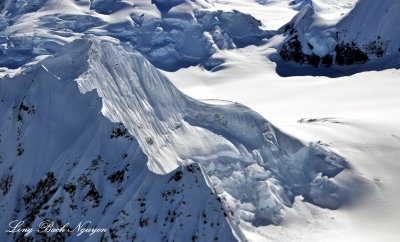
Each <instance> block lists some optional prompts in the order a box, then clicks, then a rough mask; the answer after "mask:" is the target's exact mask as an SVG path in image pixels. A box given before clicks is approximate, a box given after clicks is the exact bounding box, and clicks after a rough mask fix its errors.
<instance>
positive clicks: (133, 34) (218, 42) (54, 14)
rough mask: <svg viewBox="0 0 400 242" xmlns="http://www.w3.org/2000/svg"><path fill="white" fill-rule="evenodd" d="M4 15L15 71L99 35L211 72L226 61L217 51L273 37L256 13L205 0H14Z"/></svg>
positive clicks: (6, 61)
mask: <svg viewBox="0 0 400 242" xmlns="http://www.w3.org/2000/svg"><path fill="white" fill-rule="evenodd" d="M1 16H2V18H0V30H1V34H0V44H1V47H0V50H1V52H0V64H1V66H6V67H9V68H13V69H15V68H18V67H20V66H22V65H23V64H25V63H27V62H28V61H30V60H31V59H32V58H33V57H35V56H38V55H42V54H53V53H54V51H55V50H56V49H58V48H59V47H60V45H63V44H65V43H67V42H70V41H71V40H72V39H74V38H77V37H79V36H81V35H82V34H93V35H96V36H105V37H113V38H116V39H118V40H120V41H121V42H126V43H129V44H130V45H132V46H133V47H134V48H135V49H136V50H138V51H140V52H141V53H142V54H143V55H144V56H145V57H146V58H147V59H148V60H150V62H151V63H152V64H154V65H155V66H156V67H159V68H162V69H164V70H169V71H174V70H177V69H179V68H182V67H187V66H191V65H197V64H201V65H203V66H204V67H205V68H206V69H210V70H211V69H213V68H214V67H216V66H218V65H219V64H221V62H222V61H221V60H218V59H213V58H211V56H212V55H213V54H214V53H215V52H217V51H219V50H224V49H232V48H236V47H237V46H244V45H249V44H257V43H259V42H260V41H261V39H263V38H264V37H266V36H269V35H270V32H268V31H265V30H263V29H262V25H261V23H260V21H258V20H256V19H255V18H254V17H252V16H251V15H248V14H243V13H241V12H238V11H230V12H223V11H219V10H216V9H214V8H213V7H212V5H211V4H209V3H208V2H207V1H204V0H196V1H189V0H176V1H162V0H159V1H151V0H140V1H129V0H107V1H105V0H96V1H95V0H93V1H88V0H80V1H75V0H65V1H58V0H36V1H31V0H8V1H5V2H4V3H3V6H2V10H1ZM22 33H24V34H22Z"/></svg>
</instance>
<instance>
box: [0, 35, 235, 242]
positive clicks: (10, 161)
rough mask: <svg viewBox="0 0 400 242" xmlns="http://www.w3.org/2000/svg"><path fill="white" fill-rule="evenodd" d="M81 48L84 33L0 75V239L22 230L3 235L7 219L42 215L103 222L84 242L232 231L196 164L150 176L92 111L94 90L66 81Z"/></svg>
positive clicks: (140, 156)
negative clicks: (25, 67) (100, 230)
mask: <svg viewBox="0 0 400 242" xmlns="http://www.w3.org/2000/svg"><path fill="white" fill-rule="evenodd" d="M98 45H100V44H98ZM97 48H101V47H100V46H98V47H97ZM113 50H114V51H115V50H116V49H111V50H110V51H113ZM88 51H91V43H90V42H89V41H88V40H86V41H77V42H74V43H73V44H72V45H71V46H67V47H66V49H65V52H63V53H61V54H60V55H59V56H57V57H55V58H48V59H46V60H45V61H42V62H40V63H39V64H37V65H35V66H34V67H32V68H29V69H28V70H26V71H24V72H22V73H21V74H19V75H17V76H16V77H14V78H8V77H5V78H2V79H1V80H0V85H1V86H0V97H1V106H0V107H1V109H0V117H1V126H0V137H1V140H0V166H1V169H0V170H1V175H0V184H1V185H0V188H1V193H0V196H1V200H0V201H1V202H0V204H1V205H0V218H1V219H0V227H1V228H2V230H1V233H0V238H1V240H2V241H14V240H15V239H22V238H23V237H24V234H23V233H14V234H13V233H11V234H8V235H7V234H6V233H5V230H6V229H7V228H8V224H9V223H10V221H12V220H16V219H17V220H24V221H25V224H24V227H30V226H32V227H33V228H37V227H38V226H39V223H41V222H42V221H44V220H46V219H49V220H51V221H54V222H55V223H56V226H55V227H58V226H59V227H62V226H63V225H64V224H66V223H69V224H70V228H71V229H74V228H75V226H77V225H78V224H79V222H80V221H83V222H85V221H87V220H89V221H91V222H92V223H91V224H90V226H89V227H90V228H93V227H98V228H107V229H108V232H107V233H106V234H104V235H103V234H102V233H97V234H95V235H93V236H91V237H90V241H98V240H99V239H100V237H102V236H103V237H104V238H105V239H111V238H112V241H126V240H127V239H128V240H131V239H133V238H136V239H143V240H160V239H162V240H165V241H172V240H175V241H188V240H191V239H192V238H194V237H196V238H198V239H199V240H202V241H210V240H213V239H215V238H216V239H217V240H222V241H233V240H236V239H238V238H240V235H236V236H239V237H234V236H235V234H234V232H233V231H234V230H232V228H231V226H230V225H229V223H230V222H229V220H230V219H229V218H226V217H225V216H224V207H223V205H222V204H221V202H220V201H219V199H217V198H218V197H217V196H216V195H215V194H214V193H213V192H212V191H213V189H212V188H211V184H210V183H209V181H208V180H207V179H208V178H206V177H204V175H203V174H202V171H201V169H200V167H199V166H198V165H196V164H193V165H188V166H182V167H177V168H176V169H175V170H171V172H170V173H166V174H165V175H156V174H154V173H153V172H151V171H150V170H148V169H147V167H146V162H147V157H146V156H145V154H144V153H143V152H142V151H141V148H140V147H139V144H138V142H137V141H136V139H135V138H134V137H133V136H132V135H131V134H129V133H128V131H127V130H126V128H125V127H124V125H123V124H122V123H113V122H111V121H110V120H109V119H108V118H106V117H105V116H104V115H103V114H102V113H101V110H102V108H104V104H103V103H102V101H101V98H100V97H99V96H98V95H97V94H96V92H95V91H91V92H87V93H86V94H82V93H80V92H79V88H78V85H79V83H77V82H75V81H74V79H75V78H76V77H77V75H78V74H80V73H81V72H83V71H86V70H87V68H88V64H89V63H88V62H87V61H86V59H85V57H87V56H88V55H89V54H90V53H89V52H88ZM85 52H86V53H87V55H85ZM81 55H82V56H83V58H78V56H81ZM71 58H72V59H71ZM137 58H139V57H137ZM141 58H142V57H141ZM115 61H117V64H118V63H119V64H121V62H120V61H121V60H119V61H118V60H117V59H115V60H114V61H113V62H112V65H114V63H115ZM130 67H131V68H136V70H140V69H137V68H138V66H130ZM61 70H62V71H61ZM148 78H152V77H151V76H148ZM103 81H107V79H106V80H103ZM116 81H117V80H116ZM120 98H124V97H123V96H120ZM131 123H134V121H132V122H131ZM135 129H136V127H135ZM168 162H169V161H168V160H166V161H164V163H168ZM205 231H207V232H205ZM78 232H79V231H76V230H75V231H74V232H73V233H72V235H69V234H68V233H47V234H38V233H36V234H35V233H32V234H28V237H30V238H36V240H40V241H43V240H45V239H52V240H55V239H58V240H60V239H65V238H67V237H69V241H82V240H83V239H88V238H89V237H88V233H84V235H82V236H79V237H78V236H76V235H77V234H78Z"/></svg>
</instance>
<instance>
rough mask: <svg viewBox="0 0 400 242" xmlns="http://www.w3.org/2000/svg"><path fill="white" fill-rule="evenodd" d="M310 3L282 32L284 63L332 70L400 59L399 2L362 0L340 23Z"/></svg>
mask: <svg viewBox="0 0 400 242" xmlns="http://www.w3.org/2000/svg"><path fill="white" fill-rule="evenodd" d="M308 2H309V4H306V5H304V6H302V8H301V10H300V11H299V13H298V14H297V15H296V16H295V17H294V18H293V19H292V21H291V22H290V23H288V24H287V25H285V26H284V27H282V29H281V31H283V32H284V35H285V36H286V37H285V40H284V41H283V43H282V45H281V47H280V49H279V55H280V57H281V59H283V60H284V61H288V62H296V63H300V64H303V63H307V64H310V65H314V66H326V67H329V66H331V65H334V64H337V65H352V64H362V63H365V62H367V61H369V60H372V59H376V58H381V57H387V58H385V59H388V58H390V59H396V58H398V57H399V55H400V51H399V50H400V38H399V36H398V34H397V33H398V32H399V31H400V29H399V26H398V24H397V23H398V22H399V20H400V19H399V18H400V17H399V15H398V12H399V11H400V4H399V2H397V1H392V0H384V1H372V0H360V1H358V2H357V4H356V5H355V7H354V8H353V9H352V10H351V11H350V12H348V13H347V14H345V16H344V17H342V18H341V19H340V20H339V21H338V20H337V19H335V18H334V19H327V18H326V16H324V14H321V13H319V12H317V11H316V10H315V8H316V7H317V8H318V7H319V6H318V1H315V2H316V3H314V2H313V1H308ZM301 3H302V4H303V3H304V1H302V2H301ZM298 4H300V3H298Z"/></svg>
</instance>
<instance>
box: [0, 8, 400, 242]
mask: <svg viewBox="0 0 400 242" xmlns="http://www.w3.org/2000/svg"><path fill="white" fill-rule="evenodd" d="M230 2H232V3H233V4H237V6H242V5H241V4H243V5H245V6H253V7H254V6H257V8H262V7H265V8H267V9H268V7H270V6H273V7H274V8H278V7H281V6H285V7H287V9H286V10H285V11H286V12H287V13H291V14H292V13H293V15H295V14H294V13H297V14H296V16H294V18H293V19H292V20H291V21H290V22H289V23H288V24H286V25H284V26H283V27H282V28H281V29H280V30H279V31H268V30H266V28H265V27H264V25H263V23H262V22H261V21H259V20H257V19H256V18H255V17H253V16H252V15H250V14H249V12H252V11H254V10H251V8H243V10H244V12H240V11H237V10H232V9H235V8H233V7H226V8H220V6H221V5H223V4H226V3H224V1H217V2H216V1H206V0H172V1H165V0H138V1H130V0H33V1H30V0H5V1H1V2H0V76H1V78H0V228H1V230H0V240H1V241H64V240H66V241H133V240H135V241H136V240H137V241H246V240H247V239H253V240H255V241H259V240H261V239H259V237H257V236H261V237H262V239H265V238H270V237H269V236H268V235H266V234H267V233H265V232H264V231H268V228H276V229H277V230H279V229H281V228H282V229H283V228H284V226H285V225H292V224H293V221H297V220H301V219H302V218H303V217H306V218H307V223H312V219H309V218H312V216H313V215H314V214H315V213H316V211H321V210H322V211H328V212H326V213H329V212H330V211H332V210H335V209H338V208H341V206H342V205H351V204H352V202H355V201H358V200H361V199H364V198H365V196H362V195H365V193H367V192H370V191H372V190H373V189H371V188H370V187H373V186H375V185H376V184H377V183H378V182H381V181H380V180H379V179H375V178H372V179H370V178H369V177H368V178H364V176H365V175H364V174H363V173H361V172H358V171H353V170H352V169H353V165H355V164H354V163H353V164H349V163H348V161H347V160H346V159H345V158H342V156H341V155H337V154H335V153H333V152H332V150H334V151H335V152H336V151H337V149H336V150H335V149H333V148H332V147H331V144H328V143H325V142H323V141H321V140H320V139H318V141H315V142H311V143H307V142H304V140H303V141H302V142H301V141H299V140H298V139H296V138H294V137H292V136H291V135H289V134H286V133H285V132H282V131H281V130H280V129H279V128H277V127H276V126H274V125H273V124H271V123H270V122H268V121H266V120H265V117H268V115H266V113H263V115H264V116H261V115H260V114H258V113H256V112H254V111H253V110H251V109H250V108H248V107H246V106H244V105H241V104H239V103H235V102H229V101H222V100H213V101H210V100H208V101H207V103H205V102H200V101H198V100H196V99H193V98H191V97H188V96H187V95H185V94H183V93H182V92H181V91H180V90H178V89H177V88H176V87H175V86H174V85H173V84H172V83H171V81H170V79H169V78H167V77H166V74H167V75H168V76H171V77H176V78H177V79H178V78H179V77H181V78H180V80H179V81H181V82H182V79H184V80H183V81H184V82H189V83H192V82H193V83H195V79H196V78H197V79H198V78H199V76H202V77H205V78H204V79H206V81H209V82H210V83H211V82H212V83H213V84H214V83H216V85H214V86H213V87H212V88H218V85H221V86H223V87H224V89H223V91H226V93H230V91H231V90H228V89H231V87H236V88H237V87H238V84H237V83H238V82H235V83H234V82H232V83H229V85H228V86H224V84H223V83H224V82H226V80H230V79H235V78H236V79H238V78H240V80H239V82H240V83H241V84H240V85H239V87H240V88H237V90H236V92H242V89H243V93H244V94H243V96H246V95H248V94H247V93H246V92H247V90H248V88H257V87H260V88H259V89H257V90H256V91H254V90H253V91H254V93H252V94H251V98H249V99H257V100H261V99H263V98H264V99H266V98H267V97H265V96H268V97H269V96H271V97H273V98H276V99H279V98H282V97H284V98H285V99H286V100H285V102H290V101H291V100H295V98H296V97H295V96H301V95H306V94H307V93H309V92H310V93H311V94H312V92H311V91H309V90H310V89H312V88H309V87H310V86H313V85H315V84H313V85H310V86H307V88H306V89H305V90H306V91H305V92H304V93H302V91H301V90H304V89H301V90H300V89H299V90H297V87H298V86H300V84H295V85H286V84H287V83H285V82H283V84H282V85H281V87H280V88H284V89H285V90H286V87H287V88H288V89H290V90H291V91H289V92H288V94H287V93H286V92H283V93H285V95H281V93H278V92H276V90H281V89H279V88H276V86H274V88H272V89H269V88H268V89H263V88H261V87H263V85H265V84H262V83H266V80H265V79H271V80H272V79H277V78H278V77H277V76H274V75H271V73H267V71H269V72H270V69H268V68H270V66H268V65H269V64H270V61H269V60H268V59H266V58H265V57H266V56H271V53H275V52H276V49H275V47H276V46H278V48H277V51H278V54H279V56H280V57H281V58H282V59H283V60H284V61H289V62H292V61H294V62H297V63H301V64H304V63H308V64H312V65H314V66H321V65H322V66H331V65H335V64H337V65H350V64H357V63H364V62H366V61H368V60H370V59H374V58H378V57H379V58H382V59H385V60H388V62H389V63H390V61H391V60H396V59H395V58H392V57H396V58H397V57H398V55H399V53H400V52H399V48H400V46H399V45H400V42H399V38H398V36H397V32H396V31H395V30H397V29H396V28H397V25H396V23H397V20H398V15H397V14H396V12H399V11H398V10H400V9H399V6H400V5H399V4H397V3H396V2H395V1H389V0H385V1H381V2H379V3H378V2H377V1H375V2H374V1H369V0H360V1H359V3H358V4H357V5H356V6H355V7H354V8H353V2H354V0H347V1H343V3H341V4H339V5H335V3H336V1H335V0H329V1H322V0H312V1H308V0H303V1H297V0H294V1H289V0H282V1H253V0H243V1H242V0H241V1H236V0H230V1H228V3H230ZM216 6H219V7H216ZM234 6H236V5H234ZM327 6H329V7H327ZM331 8H335V9H334V10H332V9H331ZM336 8H337V9H339V10H340V11H337V9H336ZM228 9H229V10H228ZM249 9H250V10H249ZM370 9H374V12H373V14H367V15H366V16H365V13H370ZM350 10H351V11H350ZM297 11H298V12H297ZM245 12H246V13H245ZM286 12H285V13H286ZM257 13H258V14H260V12H257ZM342 14H343V15H342ZM293 15H291V16H290V17H292V16H293ZM273 16H274V17H275V15H273ZM285 18H286V17H285ZM287 19H290V18H287ZM281 21H282V19H277V22H281ZM286 21H287V20H285V22H286ZM278 26H281V25H278ZM282 40H283V42H282ZM189 66H191V67H189ZM186 67H189V68H186ZM264 67H267V68H264ZM157 68H159V69H162V70H164V71H176V70H179V71H176V72H164V74H163V73H162V72H161V71H160V70H158V69H157ZM204 69H206V70H204ZM264 69H265V70H266V71H264V72H263V71H261V70H264ZM207 70H208V71H207ZM210 70H212V71H211V72H210ZM213 71H215V72H213ZM186 72H187V73H189V75H188V74H186ZM227 72H229V74H227ZM258 72H260V73H261V74H257V73H258ZM182 73H183V74H182ZM199 73H201V74H199ZM243 73H244V74H243ZM265 73H267V74H265ZM273 73H274V74H276V73H275V72H273ZM180 75H181V76H180ZM220 75H221V76H220ZM182 77H184V78H182ZM259 78H262V79H259ZM209 79H210V80H209ZM260 80H262V81H260ZM214 81H215V82H214ZM254 81H260V82H258V83H254ZM279 81H282V80H281V79H279ZM267 82H269V80H267ZM248 83H252V84H248ZM271 86H273V85H271ZM282 86H283V87H282ZM293 86H295V88H293ZM318 87H319V86H318ZM291 88H292V89H291ZM213 90H214V89H213ZM219 90H221V89H219ZM292 90H294V91H293V92H292ZM216 93H218V92H216ZM210 95H216V94H215V93H213V94H210ZM324 98H325V97H323V98H322V99H324ZM230 99H231V100H232V99H234V98H230ZM320 101H321V98H320V99H315V100H313V101H312V102H311V101H310V102H305V103H306V104H305V105H303V106H305V107H308V106H313V105H314V106H318V105H317V104H315V103H319V102H320ZM322 101H323V100H322ZM322 103H323V102H322ZM307 105H308V106H307ZM321 105H322V104H321ZM255 107H256V108H257V105H255ZM268 109H269V112H271V113H274V112H276V110H274V109H275V108H274V106H270V107H268ZM357 110H358V109H357ZM311 113H312V112H311ZM317 113H318V112H317ZM312 114H313V115H314V114H315V113H312ZM297 120H298V122H297V123H298V124H301V125H315V126H318V125H319V124H321V123H322V124H326V127H328V126H329V125H332V124H335V125H338V126H340V127H336V128H337V129H339V130H340V129H342V130H346V131H347V129H348V130H351V129H350V128H348V126H347V125H348V123H350V122H348V123H347V122H342V121H341V120H340V119H339V121H338V120H337V119H336V118H304V117H303V116H302V117H301V118H300V119H297ZM274 123H275V122H274ZM354 126H356V125H354ZM326 130H329V129H326ZM328 132H332V131H331V130H329V131H328ZM333 132H334V131H333ZM391 135H393V137H394V138H395V139H398V138H397V136H396V134H391ZM396 142H397V141H396ZM388 143H389V142H388ZM392 146H394V145H392V144H388V145H387V146H385V148H386V149H389V148H391V147H392ZM360 147H362V148H364V149H366V150H367V149H369V146H365V147H364V146H360ZM388 147H389V148H388ZM357 151H358V150H357ZM350 157H351V156H350ZM371 157H373V158H369V159H372V160H373V159H374V156H371ZM357 165H358V164H357ZM365 177H366V176H365ZM385 178H386V177H385ZM385 182H386V181H385ZM371 184H372V185H371ZM382 184H384V185H386V183H382ZM379 186H380V184H378V185H376V187H379ZM359 188H363V189H364V190H363V189H359ZM367 188H368V189H367ZM362 190H363V191H362ZM377 190H379V189H378V188H377ZM385 194H386V193H385ZM348 207H349V206H347V207H346V209H348ZM339 212H342V210H340V211H339ZM310 214H311V215H310ZM321 216H322V215H321ZM308 219H309V220H308ZM328 219H332V220H333V216H332V217H329V218H328ZM46 220H50V221H54V222H55V225H54V227H62V226H63V225H65V224H67V223H68V226H69V228H71V229H74V228H75V230H74V231H73V232H72V233H67V232H62V231H61V232H60V231H58V232H50V233H35V232H29V231H22V232H18V233H12V232H6V230H7V228H9V227H10V222H11V221H14V223H13V224H17V223H18V221H24V225H23V227H35V228H36V227H39V226H40V224H41V223H42V222H43V221H46ZM288 220H290V221H288ZM84 221H90V222H91V224H90V225H89V227H90V228H95V227H96V228H106V232H104V233H103V232H101V233H95V234H93V235H89V234H88V233H86V232H85V233H84V234H83V235H81V236H77V234H78V233H79V231H77V229H76V226H77V225H78V224H79V223H80V222H84ZM86 225H87V224H86ZM266 228H267V229H266ZM265 229H266V230H265ZM285 229H286V227H285ZM253 232H254V233H253ZM249 234H250V235H249ZM282 234H283V236H282ZM253 236H256V237H255V238H257V239H254V238H253ZM284 236H285V233H284V232H282V231H281V234H280V235H279V236H276V237H274V238H275V240H276V238H278V241H281V238H283V237H284ZM271 238H272V237H271ZM285 240H288V241H290V240H291V239H290V238H287V239H285ZM292 241H297V240H296V239H293V240H292Z"/></svg>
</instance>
